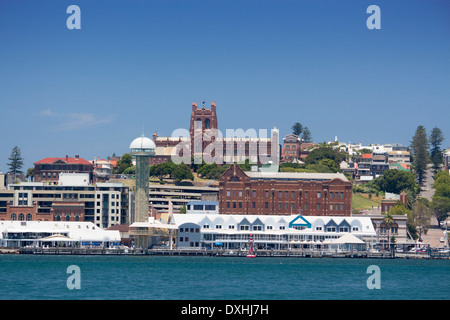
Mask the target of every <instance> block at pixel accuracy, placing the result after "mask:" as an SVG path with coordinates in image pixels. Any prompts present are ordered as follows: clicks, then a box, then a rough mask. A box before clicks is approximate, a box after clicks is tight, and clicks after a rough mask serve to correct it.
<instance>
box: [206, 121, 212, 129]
mask: <svg viewBox="0 0 450 320" xmlns="http://www.w3.org/2000/svg"><path fill="white" fill-rule="evenodd" d="M210 126H211V123H210V120H209V119H206V120H205V129H210Z"/></svg>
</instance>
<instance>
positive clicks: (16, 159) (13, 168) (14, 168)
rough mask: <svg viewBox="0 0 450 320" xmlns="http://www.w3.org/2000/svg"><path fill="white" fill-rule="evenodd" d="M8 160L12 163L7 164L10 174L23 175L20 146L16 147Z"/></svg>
mask: <svg viewBox="0 0 450 320" xmlns="http://www.w3.org/2000/svg"><path fill="white" fill-rule="evenodd" d="M8 160H9V161H11V162H9V163H7V165H8V167H9V171H10V172H12V173H14V175H16V174H21V173H23V171H22V170H20V169H22V167H23V158H22V154H21V152H20V149H19V147H18V146H15V147H14V148H13V149H12V151H11V155H10V156H9V158H8Z"/></svg>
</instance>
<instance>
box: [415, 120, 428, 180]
mask: <svg viewBox="0 0 450 320" xmlns="http://www.w3.org/2000/svg"><path fill="white" fill-rule="evenodd" d="M428 148H429V145H428V139H427V133H426V130H425V128H424V127H423V126H418V127H417V129H416V133H415V134H414V136H413V139H412V141H411V152H412V155H413V163H412V164H413V167H414V171H415V172H416V175H417V178H418V179H419V183H420V184H422V182H423V178H424V175H425V171H426V169H427V164H428V163H429V162H430V156H429V154H428Z"/></svg>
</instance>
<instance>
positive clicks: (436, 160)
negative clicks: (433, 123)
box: [430, 127, 444, 172]
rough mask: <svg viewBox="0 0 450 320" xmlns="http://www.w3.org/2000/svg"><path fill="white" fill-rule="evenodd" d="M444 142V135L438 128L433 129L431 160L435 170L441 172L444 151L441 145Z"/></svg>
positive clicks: (431, 135) (431, 134)
mask: <svg viewBox="0 0 450 320" xmlns="http://www.w3.org/2000/svg"><path fill="white" fill-rule="evenodd" d="M443 141H444V134H443V133H442V130H441V129H439V128H438V127H435V128H433V130H431V133H430V146H431V149H430V158H431V162H432V163H433V169H434V170H435V172H436V171H438V170H439V165H441V164H442V149H441V144H442V142H443Z"/></svg>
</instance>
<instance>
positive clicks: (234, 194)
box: [227, 190, 344, 199]
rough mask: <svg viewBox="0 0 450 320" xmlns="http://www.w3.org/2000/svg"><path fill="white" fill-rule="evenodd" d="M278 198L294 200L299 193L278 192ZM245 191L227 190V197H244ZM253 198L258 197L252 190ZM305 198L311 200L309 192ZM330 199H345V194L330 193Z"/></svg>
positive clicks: (318, 194) (319, 195) (319, 194)
mask: <svg viewBox="0 0 450 320" xmlns="http://www.w3.org/2000/svg"><path fill="white" fill-rule="evenodd" d="M276 193H277V196H278V198H285V199H288V198H292V199H295V197H296V195H297V192H296V191H277V192H276ZM242 196H243V191H242V190H227V197H242ZM251 196H252V197H253V198H255V197H256V190H252V192H251ZM269 196H270V192H269V190H264V197H266V198H269ZM304 196H305V198H306V199H308V198H309V191H305V192H304ZM316 197H317V198H318V199H320V198H322V191H317V192H316ZM329 198H330V199H339V198H340V199H344V192H329Z"/></svg>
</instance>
